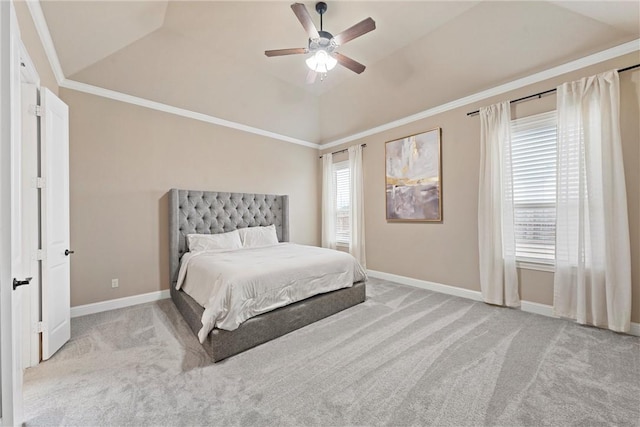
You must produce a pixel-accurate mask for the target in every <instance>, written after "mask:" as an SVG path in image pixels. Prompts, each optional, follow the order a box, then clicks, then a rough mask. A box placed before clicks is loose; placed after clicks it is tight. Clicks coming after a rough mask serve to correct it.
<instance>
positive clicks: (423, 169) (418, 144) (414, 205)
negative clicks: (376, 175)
mask: <svg viewBox="0 0 640 427" xmlns="http://www.w3.org/2000/svg"><path fill="white" fill-rule="evenodd" d="M384 152H385V203H386V209H385V210H386V219H387V221H409V222H413V221H416V222H442V155H441V128H439V127H437V128H434V129H430V130H427V131H425V132H421V133H417V134H414V135H409V136H405V137H403V138H399V139H394V140H391V141H387V142H385V148H384Z"/></svg>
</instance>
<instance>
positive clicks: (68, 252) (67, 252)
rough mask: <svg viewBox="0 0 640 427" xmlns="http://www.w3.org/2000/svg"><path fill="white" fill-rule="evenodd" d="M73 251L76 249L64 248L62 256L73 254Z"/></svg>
mask: <svg viewBox="0 0 640 427" xmlns="http://www.w3.org/2000/svg"><path fill="white" fill-rule="evenodd" d="M75 253H76V251H70V250H69V249H65V250H64V256H69V255H71V254H75Z"/></svg>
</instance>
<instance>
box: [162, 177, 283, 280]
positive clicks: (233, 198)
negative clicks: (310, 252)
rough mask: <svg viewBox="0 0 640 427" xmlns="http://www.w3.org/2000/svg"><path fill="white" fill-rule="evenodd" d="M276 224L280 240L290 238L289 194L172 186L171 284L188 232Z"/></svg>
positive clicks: (170, 201)
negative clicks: (192, 188) (182, 188)
mask: <svg viewBox="0 0 640 427" xmlns="http://www.w3.org/2000/svg"><path fill="white" fill-rule="evenodd" d="M271 224H275V226H276V232H277V234H278V240H279V241H280V242H288V241H289V197H288V196H276V195H272V194H250V193H222V192H218V191H193V190H177V189H175V188H174V189H171V191H170V192H169V262H170V264H169V265H170V274H171V275H170V277H171V286H172V287H173V284H174V283H175V282H176V280H178V269H179V266H180V258H181V257H182V255H183V254H184V253H185V252H187V234H194V233H197V234H217V233H226V232H227V231H233V230H236V229H238V228H244V227H258V226H267V225H271Z"/></svg>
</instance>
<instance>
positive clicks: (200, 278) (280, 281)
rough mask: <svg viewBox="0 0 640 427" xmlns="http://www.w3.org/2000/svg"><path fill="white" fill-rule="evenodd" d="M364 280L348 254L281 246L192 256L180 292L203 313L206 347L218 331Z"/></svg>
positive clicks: (183, 265)
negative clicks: (214, 329)
mask: <svg viewBox="0 0 640 427" xmlns="http://www.w3.org/2000/svg"><path fill="white" fill-rule="evenodd" d="M365 278H366V273H365V271H364V269H363V268H362V266H361V265H360V263H358V261H356V260H355V258H353V257H352V256H351V255H350V254H348V253H345V252H340V251H335V250H330V249H324V248H318V247H315V246H303V245H297V244H294V243H280V244H278V245H274V246H267V247H260V248H245V249H235V250H216V251H202V252H188V253H186V254H185V255H184V256H183V257H182V263H181V265H180V272H179V274H178V283H177V285H176V287H177V289H180V288H182V290H183V291H184V292H186V293H187V294H188V295H190V296H191V297H192V298H193V299H194V300H196V301H197V302H198V304H200V305H202V306H203V307H204V308H205V310H204V313H203V315H202V329H201V330H200V332H199V333H198V338H199V339H200V342H201V343H202V342H204V340H205V339H206V337H207V335H208V334H209V332H210V331H211V330H212V329H213V328H214V327H217V328H219V329H226V330H228V331H233V330H234V329H236V328H238V326H240V324H241V323H242V322H244V321H245V320H247V319H249V318H251V317H254V316H257V315H259V314H262V313H265V312H267V311H271V310H274V309H276V308H278V307H283V306H285V305H287V304H290V303H293V302H296V301H300V300H303V299H305V298H308V297H310V296H313V295H317V294H321V293H324V292H329V291H333V290H336V289H341V288H346V287H349V286H351V285H352V284H353V283H354V282H358V281H360V280H364V279H365Z"/></svg>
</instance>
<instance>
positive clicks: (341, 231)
mask: <svg viewBox="0 0 640 427" xmlns="http://www.w3.org/2000/svg"><path fill="white" fill-rule="evenodd" d="M333 173H335V175H336V191H335V193H334V194H335V195H336V242H337V243H338V244H343V245H348V244H349V240H350V239H351V227H350V224H349V221H350V219H349V212H350V206H349V204H350V199H351V198H350V195H349V189H350V187H351V185H350V184H351V173H350V171H349V162H340V163H335V164H334V165H333Z"/></svg>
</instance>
